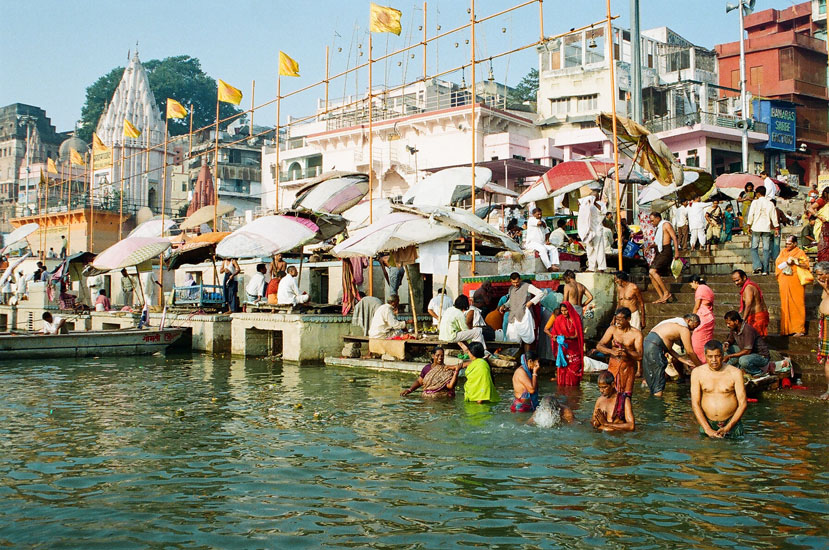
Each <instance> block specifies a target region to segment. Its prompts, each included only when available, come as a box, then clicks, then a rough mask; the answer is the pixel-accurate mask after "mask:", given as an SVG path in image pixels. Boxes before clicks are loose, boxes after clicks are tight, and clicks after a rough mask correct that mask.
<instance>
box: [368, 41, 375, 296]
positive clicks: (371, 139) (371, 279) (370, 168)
mask: <svg viewBox="0 0 829 550" xmlns="http://www.w3.org/2000/svg"><path fill="white" fill-rule="evenodd" d="M371 48H372V40H371V29H370V28H369V32H368V223H369V224H372V223H374V158H373V156H374V116H373V112H374V105H373V104H372V103H373V97H372V83H373V78H372V72H371V66H372V60H371ZM368 271H369V277H368V295H369V296H374V258H371V261H370V262H369V270H368Z"/></svg>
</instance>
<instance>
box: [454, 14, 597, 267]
mask: <svg viewBox="0 0 829 550" xmlns="http://www.w3.org/2000/svg"><path fill="white" fill-rule="evenodd" d="M608 1H609V0H608ZM470 2H471V11H470V15H469V18H470V28H471V34H472V36H471V40H470V43H471V50H472V65H471V69H470V71H471V75H470V76H471V78H472V122H471V124H470V126H471V129H472V214H475V156H476V155H475V153H476V151H475V149H476V145H477V143H476V136H475V102H476V101H477V97H476V95H475V0H470ZM472 274H473V275H474V274H475V234H474V233H473V234H472Z"/></svg>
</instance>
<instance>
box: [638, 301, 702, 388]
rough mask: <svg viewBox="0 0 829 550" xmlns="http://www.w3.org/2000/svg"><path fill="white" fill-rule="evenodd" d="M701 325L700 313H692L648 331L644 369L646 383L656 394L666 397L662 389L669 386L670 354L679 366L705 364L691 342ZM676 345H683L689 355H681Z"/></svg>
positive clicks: (667, 320)
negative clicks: (668, 356)
mask: <svg viewBox="0 0 829 550" xmlns="http://www.w3.org/2000/svg"><path fill="white" fill-rule="evenodd" d="M698 326H699V316H698V315H697V314H696V313H688V314H687V315H684V316H683V317H674V318H673V319H666V320H664V321H662V322H661V323H659V324H657V325H656V326H655V327H653V329H652V330H651V331H650V333H648V336H647V337H646V338H645V343H644V345H643V348H644V351H643V357H644V358H643V359H642V371H643V373H644V375H645V382H646V383H647V385H648V388H649V389H650V390H651V394H653V395H654V396H655V397H662V391H663V390H664V389H665V382H666V381H667V380H666V378H665V369H666V368H667V366H668V358H667V357H666V354H667V355H670V356H671V357H672V358H673V360H674V362H675V363H677V365H678V364H680V363H682V364H685V365H688V366H689V367H691V368H694V367H696V366H697V365H699V364H700V363H702V361H700V360H699V358H698V357H697V356H696V354H694V346H693V344H691V333H692V332H693V331H694V330H695V329H696V328H697V327H698ZM674 344H681V345H682V347H683V349H684V350H685V357H680V356H679V355H678V354H677V353H676V352H675V351H674ZM678 372H679V370H678ZM680 375H682V373H681V372H680ZM683 378H684V376H683Z"/></svg>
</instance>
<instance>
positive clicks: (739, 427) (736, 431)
mask: <svg viewBox="0 0 829 550" xmlns="http://www.w3.org/2000/svg"><path fill="white" fill-rule="evenodd" d="M706 420H708V425H709V426H711V429H712V430H715V431H716V430H719V429H720V428H722V427H724V426H726V425H727V424H728V423H729V422H731V419H730V418H729V419H728V420H710V419H708V418H706ZM699 433H700V434H701V435H706V434H705V430H704V429H703V428H702V426H700V427H699ZM744 435H745V428H743V419H742V418H741V419H740V420H739V421H738V422H737V423H736V424H734V426H733V427H732V428H731V430H730V431H729V432H728V433H727V434H725V437H726V438H735V437H743V436H744Z"/></svg>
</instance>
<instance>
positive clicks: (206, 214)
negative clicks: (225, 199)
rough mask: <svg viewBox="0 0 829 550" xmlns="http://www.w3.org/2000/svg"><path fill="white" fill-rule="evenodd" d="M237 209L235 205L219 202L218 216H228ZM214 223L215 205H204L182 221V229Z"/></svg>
mask: <svg viewBox="0 0 829 550" xmlns="http://www.w3.org/2000/svg"><path fill="white" fill-rule="evenodd" d="M235 210H236V207H235V206H230V205H229V204H222V203H221V202H220V203H219V206H217V207H216V218H217V219H218V218H221V217H222V216H227V215H228V214H230V213H232V212H234V211H235ZM203 223H206V224H208V225H209V224H212V223H213V205H212V204H210V205H207V206H202V207H201V208H199V209H198V210H196V211H195V212H193V213H192V214H190V215H189V216H187V217H186V218H185V219H184V221H183V222H181V225H180V226H179V227H181V229H183V230H186V229H196V228H198V227H199V226H200V225H201V224H203Z"/></svg>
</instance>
